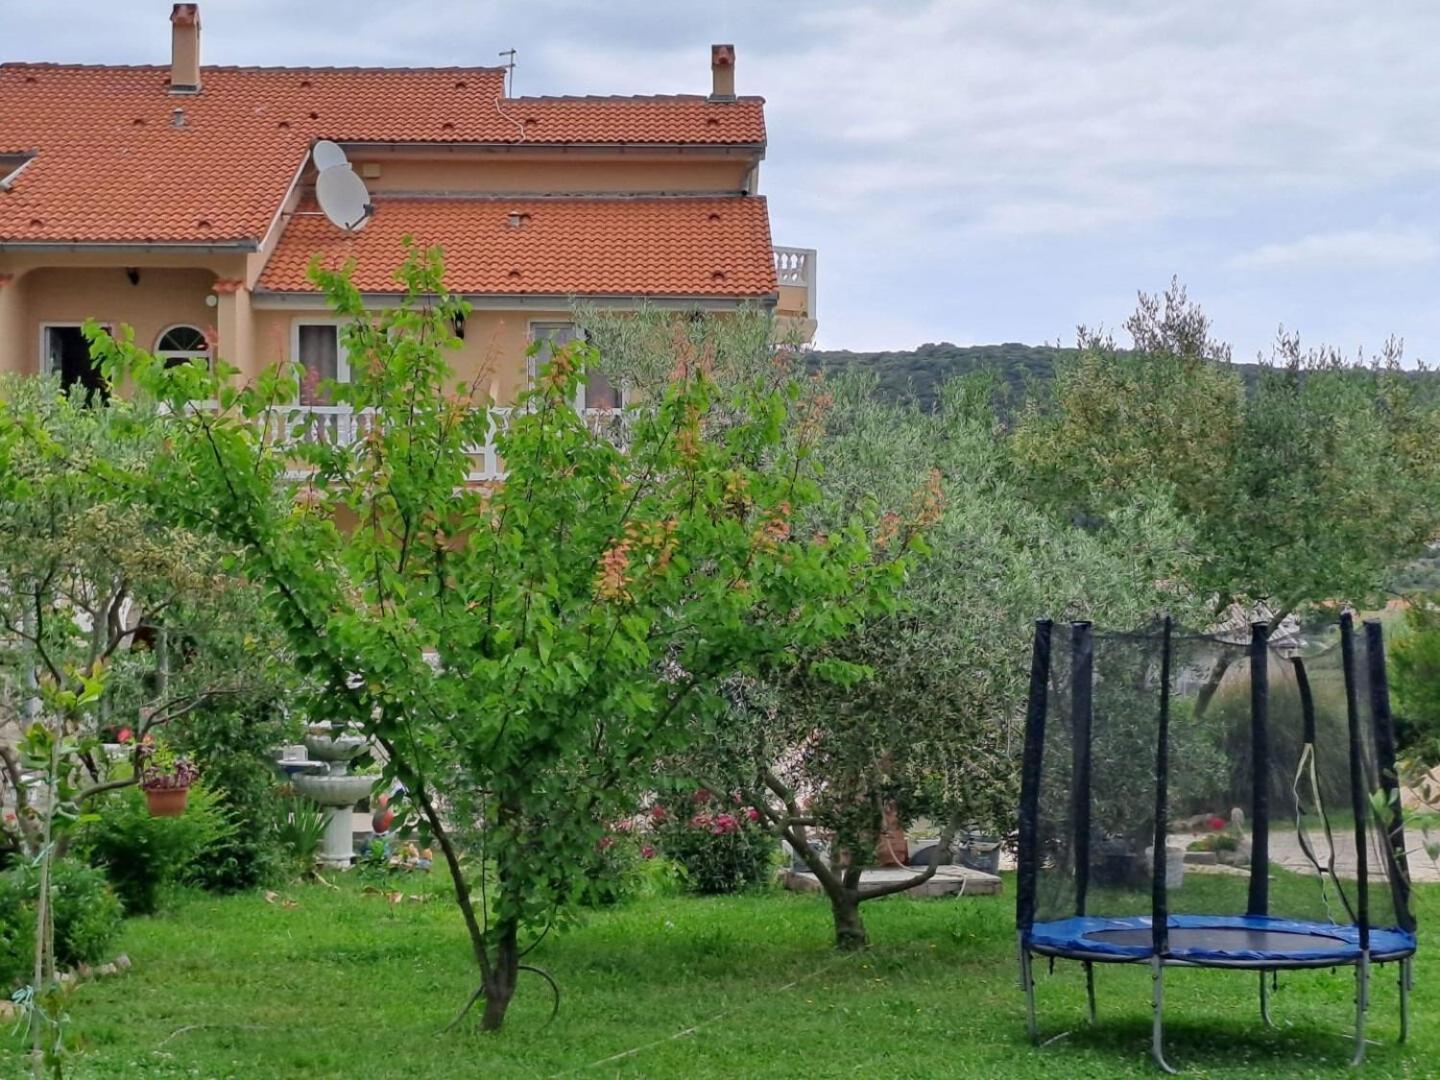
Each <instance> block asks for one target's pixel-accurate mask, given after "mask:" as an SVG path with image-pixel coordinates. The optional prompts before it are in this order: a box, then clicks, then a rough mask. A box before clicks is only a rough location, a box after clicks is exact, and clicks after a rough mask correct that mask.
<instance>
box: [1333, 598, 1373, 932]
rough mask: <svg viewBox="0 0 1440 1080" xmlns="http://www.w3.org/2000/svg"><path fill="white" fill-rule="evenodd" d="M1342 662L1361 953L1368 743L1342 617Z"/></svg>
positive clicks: (1348, 625)
mask: <svg viewBox="0 0 1440 1080" xmlns="http://www.w3.org/2000/svg"><path fill="white" fill-rule="evenodd" d="M1340 659H1341V663H1342V664H1343V665H1344V667H1345V716H1346V719H1347V720H1348V722H1349V726H1350V810H1351V812H1352V813H1353V814H1354V815H1355V888H1356V893H1355V923H1356V925H1357V926H1358V927H1359V928H1360V951H1361V952H1362V953H1368V952H1369V951H1370V866H1369V861H1370V860H1369V858H1368V852H1367V845H1366V842H1365V834H1366V828H1365V822H1366V820H1367V819H1368V817H1369V814H1368V812H1367V811H1366V809H1365V740H1364V737H1363V735H1362V733H1361V729H1360V693H1359V690H1358V689H1357V684H1356V675H1355V619H1354V618H1353V616H1351V614H1350V612H1348V611H1347V612H1345V613H1344V614H1342V615H1341V616H1340Z"/></svg>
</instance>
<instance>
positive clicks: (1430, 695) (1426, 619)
mask: <svg viewBox="0 0 1440 1080" xmlns="http://www.w3.org/2000/svg"><path fill="white" fill-rule="evenodd" d="M1390 679H1391V683H1392V686H1393V689H1394V693H1395V718H1396V728H1397V731H1396V734H1397V736H1398V738H1399V741H1400V745H1401V748H1402V749H1404V750H1406V751H1408V752H1409V753H1410V754H1411V755H1413V756H1415V757H1417V758H1419V759H1420V760H1421V761H1423V762H1425V763H1426V765H1427V767H1428V766H1429V765H1433V764H1434V763H1435V762H1436V761H1437V760H1440V598H1437V597H1434V596H1421V597H1417V598H1416V599H1415V602H1414V603H1413V604H1412V605H1411V606H1410V607H1409V608H1407V609H1406V611H1405V623H1404V628H1403V630H1402V631H1401V632H1400V633H1399V634H1398V635H1397V636H1396V637H1395V640H1394V643H1393V644H1392V645H1391V647H1390Z"/></svg>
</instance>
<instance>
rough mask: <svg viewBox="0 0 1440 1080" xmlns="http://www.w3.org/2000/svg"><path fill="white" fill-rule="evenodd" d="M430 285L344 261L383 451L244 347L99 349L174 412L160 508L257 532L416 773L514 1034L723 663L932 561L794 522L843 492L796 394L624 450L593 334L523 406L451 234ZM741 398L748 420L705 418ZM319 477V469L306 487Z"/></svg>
mask: <svg viewBox="0 0 1440 1080" xmlns="http://www.w3.org/2000/svg"><path fill="white" fill-rule="evenodd" d="M400 278H401V280H402V281H403V283H404V286H405V290H406V291H405V295H404V298H403V301H402V302H401V303H400V304H399V305H398V306H396V307H394V308H391V309H387V310H385V311H383V312H381V313H379V314H376V313H371V312H367V311H366V310H365V308H364V305H363V303H362V300H361V297H360V295H359V293H358V292H357V291H356V290H355V288H354V287H353V286H352V285H351V284H350V283H349V281H348V278H347V277H346V276H345V275H344V274H339V275H336V274H325V273H322V272H319V271H316V280H317V281H318V282H319V283H320V284H322V285H323V287H324V288H325V291H326V292H327V294H328V296H329V298H330V301H331V303H332V305H333V306H334V307H335V310H336V311H337V313H338V314H339V315H341V316H342V317H344V318H346V319H347V320H349V325H348V326H347V328H346V329H345V331H344V344H345V348H346V352H347V354H348V356H349V358H350V366H351V371H352V373H353V380H354V381H353V382H351V383H347V384H343V385H337V386H334V387H332V388H331V393H332V394H333V396H334V398H335V400H336V401H338V402H340V403H343V404H346V405H349V406H351V407H353V408H354V409H356V410H365V411H366V412H365V413H364V414H365V415H373V416H374V417H375V420H374V421H373V422H372V423H371V424H370V425H369V426H368V427H367V428H366V430H365V433H364V437H363V438H361V439H359V440H358V441H357V442H355V443H354V444H353V445H336V444H332V443H327V442H318V441H307V440H304V439H300V440H296V439H294V438H290V437H287V436H293V435H294V434H295V431H294V430H293V429H288V428H286V427H284V426H283V425H277V424H276V423H274V422H273V416H274V413H273V412H272V410H273V409H274V408H275V407H277V406H279V407H283V406H284V405H285V404H286V403H287V402H289V401H291V400H293V394H294V388H295V383H296V379H295V373H294V372H293V371H291V370H288V369H287V368H284V367H281V368H276V369H272V370H270V371H267V372H266V373H264V374H263V375H262V376H260V377H259V378H258V379H257V380H256V381H255V382H254V383H252V384H250V385H247V386H245V387H242V388H237V387H235V386H233V385H231V384H230V383H229V382H228V376H229V375H230V374H231V372H230V371H229V369H227V368H226V367H224V366H223V365H217V368H216V372H215V374H214V375H209V374H207V373H205V372H202V371H199V370H198V369H179V368H168V369H167V368H166V367H165V366H164V364H163V363H162V362H161V361H159V360H157V359H156V358H154V357H152V356H149V355H148V354H145V353H144V352H142V351H140V350H138V349H136V348H135V347H134V346H133V344H132V343H131V342H129V341H128V340H121V341H114V342H110V341H105V340H104V339H101V340H100V342H99V345H100V347H101V348H102V350H103V351H104V352H105V353H106V367H107V371H108V372H109V373H110V375H111V377H112V378H116V379H118V378H120V377H122V376H124V377H128V378H129V379H131V380H132V381H133V384H134V385H135V386H136V387H137V390H138V393H139V394H140V395H142V396H146V397H153V398H155V399H156V400H158V401H160V402H163V403H164V404H165V405H166V407H167V416H168V419H165V420H163V421H162V422H161V424H160V426H161V427H162V428H163V430H164V436H165V449H164V451H163V452H162V453H160V454H157V455H156V457H155V458H154V459H153V461H152V462H151V465H150V469H149V470H148V473H147V479H148V482H149V484H150V492H151V495H152V498H153V503H154V505H155V506H157V507H159V508H163V509H164V510H165V511H167V512H169V513H172V514H174V515H176V516H177V518H178V519H179V520H180V521H181V522H182V523H183V524H185V525H186V526H188V527H204V528H206V529H209V530H212V531H213V532H214V533H216V534H217V535H218V536H220V537H221V538H222V539H223V540H225V541H226V542H227V543H233V544H236V545H238V546H239V547H240V548H241V549H242V551H243V557H244V566H245V569H246V572H247V573H248V574H249V575H250V576H251V577H252V578H253V579H255V580H257V581H258V582H260V583H261V584H262V585H263V586H264V588H265V589H266V590H267V595H268V598H269V602H270V604H271V605H272V608H273V610H274V612H275V614H276V616H277V618H278V619H279V621H280V623H281V624H282V625H283V626H284V628H285V629H286V631H287V632H288V634H289V636H290V638H291V642H292V645H293V648H294V650H295V653H296V657H297V660H298V663H299V664H300V665H301V667H302V668H303V669H304V670H305V671H307V672H309V673H312V674H313V675H315V676H316V677H318V678H320V679H321V680H323V682H324V683H325V688H324V693H323V695H322V696H321V697H320V698H319V699H317V701H316V702H315V706H314V709H312V712H313V711H315V710H317V709H320V708H323V709H324V710H326V713H327V714H328V715H329V716H331V717H332V718H333V719H334V720H335V721H338V722H341V723H345V724H349V725H352V726H354V727H355V728H358V729H359V730H361V731H363V732H365V733H366V734H368V735H371V736H373V737H374V738H375V739H376V740H377V741H378V742H379V743H380V744H381V745H382V746H383V748H384V750H385V752H386V754H387V756H388V758H389V766H388V769H389V771H390V772H391V773H392V774H393V775H395V776H397V777H399V778H400V779H401V780H402V781H403V782H404V784H405V786H406V788H407V789H408V792H409V794H410V797H411V798H413V800H414V801H415V804H416V806H417V808H418V810H419V813H420V814H421V815H422V816H423V818H424V820H425V822H426V824H427V826H428V828H429V830H430V831H431V833H432V834H433V837H434V840H435V842H436V844H437V845H438V846H439V848H440V849H441V852H442V853H443V858H444V859H445V861H446V864H447V866H448V868H449V871H450V874H451V877H452V880H453V882H454V886H455V893H456V898H457V902H458V906H459V908H460V911H461V914H462V916H463V918H464V920H465V924H466V927H467V929H468V932H469V936H470V942H471V946H472V951H473V955H474V960H475V962H476V964H477V966H478V967H479V969H480V986H479V988H478V989H477V991H476V994H475V996H474V997H472V999H471V1002H472V1003H473V1002H474V1001H475V1000H476V999H477V998H480V997H483V998H484V1012H483V1017H482V1020H481V1024H482V1027H484V1028H485V1029H496V1028H498V1027H500V1026H501V1024H502V1022H503V1019H504V1016H505V1013H506V1010H507V1008H508V1006H509V1003H510V1001H511V999H512V997H513V995H514V993H515V989H516V983H517V979H518V976H519V974H520V972H521V971H522V970H535V969H533V968H531V967H530V965H527V964H525V963H524V962H523V957H524V955H525V953H526V951H528V949H529V948H532V947H533V945H534V941H533V940H532V941H531V942H530V943H529V944H527V943H526V942H525V941H524V940H522V937H523V936H524V935H526V934H530V935H532V938H538V937H539V936H543V934H544V932H545V929H546V928H548V927H549V926H550V925H551V924H552V923H553V922H554V921H555V920H556V919H557V918H563V917H564V915H565V913H566V912H567V911H568V910H569V909H570V908H571V907H572V905H573V904H574V903H575V901H576V900H577V899H578V898H579V896H580V894H581V892H582V890H583V889H584V888H585V885H586V883H585V881H584V880H583V879H584V867H585V866H586V865H587V864H588V863H590V862H592V861H593V860H591V859H590V858H589V856H590V855H591V853H592V852H593V850H594V848H595V845H596V843H597V841H598V840H599V839H600V837H601V835H602V830H603V826H604V824H605V822H607V821H610V820H613V819H614V817H615V816H616V815H617V814H620V813H623V812H626V811H628V810H629V808H631V807H632V806H633V805H634V803H635V801H636V799H637V798H638V797H639V793H640V792H641V791H642V790H643V789H644V787H645V786H646V785H647V784H648V783H649V782H650V776H651V768H652V765H653V763H654V761H655V759H656V758H657V757H658V756H660V755H663V754H666V753H672V752H675V751H677V750H679V749H682V748H684V747H686V746H689V745H691V744H692V743H693V742H695V741H696V740H699V739H703V738H705V737H707V736H706V733H707V731H708V730H709V728H710V727H711V726H712V725H713V723H714V721H715V719H716V717H717V716H718V715H719V713H720V712H721V710H722V707H723V698H722V695H721V692H720V683H721V680H722V679H723V678H725V677H727V676H730V675H731V674H732V673H735V672H749V673H754V674H760V673H766V672H770V671H772V670H774V669H776V668H783V667H787V666H791V665H796V664H804V663H805V662H806V661H807V659H808V654H809V653H810V651H811V650H812V649H814V648H816V647H818V646H819V645H822V644H823V643H824V642H825V641H827V640H829V639H831V638H833V637H835V636H836V635H839V634H841V633H843V632H844V631H845V630H847V629H848V628H849V627H851V626H853V625H854V624H855V622H856V621H857V620H858V619H859V618H860V617H861V616H862V615H863V614H864V613H865V612H867V611H869V610H871V609H874V608H882V607H884V606H886V605H887V604H888V603H889V597H890V594H891V593H892V592H893V591H894V589H895V587H896V585H897V584H898V582H899V581H900V580H901V578H902V577H903V571H904V562H903V559H901V558H898V557H895V556H896V555H897V554H898V553H894V552H892V553H891V555H889V556H887V557H886V558H885V559H883V560H880V561H877V560H875V559H874V558H872V554H871V550H870V545H869V541H868V538H867V536H866V535H865V533H864V531H863V530H862V529H860V528H858V527H853V526H852V527H847V528H845V529H841V530H837V531H835V532H832V533H831V534H830V535H829V536H828V537H826V538H825V539H823V540H822V539H819V538H815V537H809V536H806V535H805V534H803V533H802V532H801V531H800V530H798V529H796V528H795V527H794V522H795V521H796V519H797V515H799V514H801V513H802V512H803V508H804V507H805V506H806V505H807V504H808V503H809V502H811V501H812V500H813V499H814V498H815V497H816V491H815V487H814V484H813V482H812V481H811V479H810V477H809V473H810V461H811V458H810V448H809V447H807V446H805V445H796V444H793V443H792V444H786V443H785V442H783V441H782V433H783V432H784V430H785V420H786V414H787V408H788V407H789V405H790V402H791V400H792V399H793V397H794V391H793V389H792V388H790V387H788V386H779V387H766V386H746V387H737V388H736V389H735V391H734V393H733V395H731V396H730V397H728V398H726V399H724V400H722V399H721V398H720V397H719V394H718V391H717V388H716V386H715V384H714V382H713V381H711V380H710V379H708V378H707V377H706V375H705V373H704V372H703V370H699V369H693V370H686V371H683V372H681V373H679V377H678V378H677V379H676V380H675V381H674V382H673V383H672V384H671V385H670V386H669V387H668V388H667V390H666V392H665V394H664V395H663V397H661V398H659V399H657V400H654V401H652V402H650V403H648V404H647V407H645V408H643V409H637V410H633V411H632V412H630V413H629V414H628V415H627V417H626V424H625V428H626V442H625V446H624V448H623V449H622V448H621V447H619V446H617V445H614V444H613V443H612V442H610V441H609V440H607V439H606V438H605V437H603V436H602V435H601V434H599V433H597V432H595V431H593V430H592V429H591V428H590V427H589V426H588V425H587V424H586V422H585V420H584V418H583V417H581V416H579V415H578V414H577V413H576V412H575V410H574V408H573V401H574V397H575V390H576V388H577V386H578V385H579V382H580V380H582V379H584V378H585V371H586V370H587V368H589V367H590V366H591V365H593V364H594V363H595V362H596V355H595V351H594V349H593V348H592V347H590V346H587V345H584V344H576V345H573V346H570V347H567V348H565V349H561V350H559V351H558V352H557V353H556V354H555V355H554V356H553V358H552V359H551V360H550V362H549V363H548V364H547V365H546V366H545V367H544V369H543V370H542V372H541V373H540V376H539V378H538V380H537V385H536V386H535V388H534V391H533V392H532V393H530V394H528V395H527V396H526V397H525V399H524V400H523V401H522V403H521V405H520V407H519V408H518V409H516V410H515V411H514V412H513V413H512V414H510V415H509V416H508V419H506V418H505V417H503V416H500V415H497V414H496V413H495V412H493V411H492V410H491V409H490V408H489V404H490V403H489V402H487V401H485V400H483V399H482V398H481V396H480V395H479V394H478V393H477V391H476V388H475V387H474V386H472V385H467V384H463V383H457V382H456V381H455V379H454V377H453V375H452V374H451V372H450V369H449V367H448V365H447V363H446V355H447V352H448V351H449V350H450V349H452V348H454V347H455V345H456V342H455V339H454V335H453V332H452V330H451V327H452V325H453V320H454V319H455V317H456V316H459V315H462V314H463V313H464V311H465V309H466V305H465V304H464V303H463V302H462V301H461V300H459V299H458V298H455V297H453V296H451V295H449V294H448V293H447V292H446V290H445V288H444V283H443V274H442V268H441V265H440V260H439V256H438V253H436V252H429V253H420V252H414V251H412V253H411V255H410V257H409V258H408V259H407V262H406V264H405V266H404V267H403V268H402V270H401V272H400ZM205 401H215V402H217V403H218V405H217V407H215V408H213V409H212V408H206V407H197V406H196V405H195V403H197V402H205ZM722 405H723V406H724V407H726V408H728V409H730V410H731V411H732V412H733V413H734V414H735V415H736V416H737V417H740V418H741V419H739V420H738V421H737V422H736V423H734V424H733V425H732V426H730V428H729V429H728V431H727V434H726V437H725V439H724V440H707V439H704V438H702V437H701V425H702V419H703V418H704V417H705V416H706V414H707V413H708V412H709V411H710V410H712V409H715V408H718V407H721V406H722ZM369 410H373V413H371V412H369ZM492 425H496V426H498V427H499V428H500V431H499V434H498V437H497V444H498V450H499V453H500V455H501V457H502V459H503V461H504V463H505V467H506V470H507V476H506V479H505V480H504V481H503V482H502V483H501V484H499V485H498V486H493V487H491V486H481V485H475V484H471V483H469V482H468V473H469V471H470V467H471V466H470V456H469V451H470V450H471V448H473V447H474V446H475V445H476V444H479V443H481V442H483V441H485V439H486V438H487V436H488V435H489V434H490V432H491V429H492ZM277 429H278V430H277ZM297 470H298V471H301V472H303V473H305V474H306V475H307V479H306V480H304V481H302V482H300V483H299V484H298V485H295V484H287V481H286V479H285V478H286V476H287V474H292V473H293V472H295V471H297ZM810 666H811V667H815V666H817V665H814V664H812V665H810ZM820 666H821V667H822V668H823V671H824V673H825V674H826V675H827V676H829V677H832V678H837V679H841V680H846V679H852V680H853V678H854V677H856V676H857V675H858V674H860V671H859V669H858V668H857V667H856V666H855V665H853V664H849V663H846V662H842V661H839V660H833V659H831V660H826V661H824V662H823V664H821V665H820ZM467 841H468V842H469V843H468V844H467ZM467 849H468V850H469V851H470V852H472V853H473V856H474V857H473V859H471V860H469V861H467V860H466V854H467ZM545 978H547V979H548V976H545ZM557 994H558V991H557ZM557 1003H558V997H557ZM466 1008H467V1009H468V1008H469V1005H468V1004H467V1006H466ZM462 1015H463V1012H462Z"/></svg>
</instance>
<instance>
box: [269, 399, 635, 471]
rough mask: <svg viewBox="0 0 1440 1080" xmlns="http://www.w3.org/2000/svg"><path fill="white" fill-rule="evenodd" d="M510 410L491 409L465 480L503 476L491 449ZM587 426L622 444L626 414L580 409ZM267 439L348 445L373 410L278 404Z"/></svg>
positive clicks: (375, 418) (368, 423)
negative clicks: (483, 438) (484, 437)
mask: <svg viewBox="0 0 1440 1080" xmlns="http://www.w3.org/2000/svg"><path fill="white" fill-rule="evenodd" d="M512 412H513V410H511V409H508V408H505V409H492V410H491V412H490V415H491V418H492V423H491V434H490V438H488V439H487V440H486V441H485V442H484V443H483V444H480V445H476V446H471V447H469V448H468V450H467V452H468V453H469V455H470V458H471V462H472V465H471V469H470V472H469V474H468V475H467V477H466V479H468V480H469V481H470V482H472V483H474V482H476V481H481V480H499V479H501V478H502V477H504V475H505V469H504V465H503V462H501V460H500V455H499V453H498V451H497V450H496V448H495V436H496V435H498V434H499V433H500V432H501V431H503V430H504V425H505V424H507V423H509V420H510V416H511V413H512ZM581 412H582V414H583V415H584V417H585V421H586V423H587V424H589V425H590V429H591V430H592V431H594V432H596V433H597V434H602V435H604V436H605V437H606V438H608V439H610V440H611V441H612V442H614V443H615V444H616V445H620V446H623V445H624V443H625V435H626V416H625V411H624V410H623V409H583V410H581ZM266 422H267V424H268V425H269V435H270V438H271V439H272V440H273V441H274V442H275V443H278V444H280V445H285V444H287V443H299V442H311V443H314V442H326V443H331V444H333V445H335V446H351V445H353V444H354V443H356V442H359V441H360V440H361V439H362V438H364V437H365V435H366V433H367V432H369V431H370V430H371V429H372V428H373V427H374V426H375V425H376V424H377V423H378V422H379V414H378V413H376V412H375V410H373V409H362V410H359V411H357V410H355V409H352V408H350V406H348V405H280V406H275V407H273V408H271V409H270V410H269V415H268V417H267V421H266ZM289 475H290V478H291V479H303V478H304V477H305V476H306V475H308V474H307V473H306V472H305V471H304V470H296V471H293V472H291V473H290V474H289Z"/></svg>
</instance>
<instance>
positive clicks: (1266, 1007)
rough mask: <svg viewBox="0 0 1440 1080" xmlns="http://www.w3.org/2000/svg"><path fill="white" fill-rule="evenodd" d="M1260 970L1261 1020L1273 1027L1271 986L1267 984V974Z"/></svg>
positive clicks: (1267, 1025)
mask: <svg viewBox="0 0 1440 1080" xmlns="http://www.w3.org/2000/svg"><path fill="white" fill-rule="evenodd" d="M1266 974H1267V973H1266V972H1264V971H1262V972H1260V1022H1261V1023H1263V1024H1264V1025H1265V1026H1266V1027H1267V1028H1273V1027H1274V1026H1275V1022H1274V1021H1273V1020H1271V1019H1270V988H1269V987H1268V986H1266V985H1265V975H1266Z"/></svg>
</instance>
